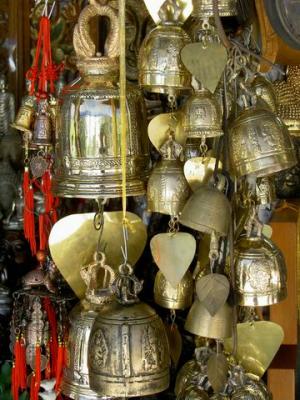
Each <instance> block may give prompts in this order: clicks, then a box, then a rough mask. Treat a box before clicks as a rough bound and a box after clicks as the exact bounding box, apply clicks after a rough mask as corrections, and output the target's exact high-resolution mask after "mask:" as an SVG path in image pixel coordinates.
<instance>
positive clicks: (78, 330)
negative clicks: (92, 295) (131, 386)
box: [62, 301, 101, 400]
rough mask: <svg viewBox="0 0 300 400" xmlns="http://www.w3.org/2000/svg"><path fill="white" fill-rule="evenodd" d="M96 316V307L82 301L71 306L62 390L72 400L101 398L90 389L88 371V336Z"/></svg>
mask: <svg viewBox="0 0 300 400" xmlns="http://www.w3.org/2000/svg"><path fill="white" fill-rule="evenodd" d="M96 316H97V311H96V309H93V307H92V306H91V304H90V303H88V302H86V301H83V302H81V303H79V304H77V305H76V306H75V307H74V308H73V310H72V311H71V314H70V317H69V319H70V329H69V337H68V342H67V357H66V367H65V369H64V376H63V381H62V392H63V394H64V395H66V396H68V397H70V398H71V399H74V400H89V399H91V400H98V399H99V400H100V399H101V397H99V396H98V395H97V393H95V392H94V391H92V390H91V389H90V385H89V371H88V344H89V337H90V333H91V329H92V326H93V323H94V321H95V318H96Z"/></svg>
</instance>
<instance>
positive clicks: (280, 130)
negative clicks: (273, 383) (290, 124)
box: [228, 108, 297, 177]
mask: <svg viewBox="0 0 300 400" xmlns="http://www.w3.org/2000/svg"><path fill="white" fill-rule="evenodd" d="M228 146H229V157H230V162H231V169H232V173H233V174H234V175H235V176H236V177H241V176H243V175H247V174H253V175H256V176H258V177H264V176H268V175H272V174H275V173H276V172H279V171H282V170H284V169H287V168H290V167H292V166H294V165H295V164H296V162H297V159H296V154H295V149H294V145H293V143H292V140H291V138H290V136H289V134H288V131H287V128H286V127H285V125H284V124H283V122H282V121H281V120H280V119H279V118H278V117H276V116H275V115H274V114H273V113H272V112H271V111H269V110H267V109H261V108H248V109H246V110H244V111H242V112H241V114H240V115H239V116H238V117H237V118H236V119H235V120H234V121H233V122H232V123H231V125H230V127H229V143H228Z"/></svg>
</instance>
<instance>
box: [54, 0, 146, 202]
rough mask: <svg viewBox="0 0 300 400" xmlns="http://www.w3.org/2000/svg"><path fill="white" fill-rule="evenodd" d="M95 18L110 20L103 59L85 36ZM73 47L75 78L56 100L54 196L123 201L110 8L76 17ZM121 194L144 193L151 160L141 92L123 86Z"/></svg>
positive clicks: (114, 25) (93, 8)
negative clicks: (124, 138)
mask: <svg viewBox="0 0 300 400" xmlns="http://www.w3.org/2000/svg"><path fill="white" fill-rule="evenodd" d="M96 16H105V17H108V18H109V19H110V22H111V29H110V32H109V34H108V38H107V42H106V46H105V54H104V55H102V56H100V55H99V53H97V52H96V46H95V44H94V43H93V41H92V40H91V37H90V35H89V33H88V28H89V23H88V22H89V21H90V20H91V19H92V18H93V17H96ZM73 43H74V48H75V52H76V55H77V66H78V69H79V72H80V78H79V79H76V80H75V81H74V82H72V83H71V84H70V85H68V86H65V87H64V90H63V92H62V98H61V99H60V103H61V109H60V115H59V117H58V119H59V121H58V127H57V128H58V129H59V132H58V133H57V137H58V140H57V144H56V148H55V151H56V154H55V159H56V163H55V173H54V176H53V192H54V193H55V194H56V195H57V196H61V197H79V198H80V197H83V198H112V197H121V196H122V157H121V140H120V137H121V134H120V90H119V86H118V77H119V25H118V15H117V13H116V11H115V10H113V8H111V7H110V6H109V5H105V6H102V5H100V4H99V3H97V2H93V3H92V4H89V5H87V6H86V7H85V8H84V9H83V10H82V12H81V14H80V16H79V19H78V23H77V25H76V27H75V29H74V36H73ZM126 107H127V108H126V109H127V120H128V129H127V146H126V149H127V153H126V156H127V158H126V159H127V168H126V175H127V179H126V194H127V196H138V195H143V194H145V183H144V181H145V180H146V177H147V176H148V174H149V167H150V158H149V146H148V138H147V130H146V108H145V103H144V100H143V96H142V94H141V91H140V90H139V89H138V88H136V87H135V86H133V85H131V84H127V95H126Z"/></svg>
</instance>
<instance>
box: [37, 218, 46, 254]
mask: <svg viewBox="0 0 300 400" xmlns="http://www.w3.org/2000/svg"><path fill="white" fill-rule="evenodd" d="M46 230H47V226H46V215H45V214H40V215H39V237H40V250H45V249H46V246H47V242H48V239H47V235H46Z"/></svg>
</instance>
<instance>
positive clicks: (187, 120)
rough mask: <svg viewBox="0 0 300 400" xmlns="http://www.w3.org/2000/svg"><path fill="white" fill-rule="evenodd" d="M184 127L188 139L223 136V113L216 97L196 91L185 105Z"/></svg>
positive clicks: (205, 91)
mask: <svg viewBox="0 0 300 400" xmlns="http://www.w3.org/2000/svg"><path fill="white" fill-rule="evenodd" d="M182 126H183V129H184V132H185V133H186V135H187V138H200V139H201V138H209V137H218V136H222V135H223V131H222V112H221V108H220V106H219V103H218V101H217V99H216V98H215V97H214V95H212V94H211V93H210V92H209V91H208V90H206V89H203V90H196V91H195V93H194V94H192V95H191V96H190V97H189V98H188V100H187V101H186V103H185V106H184V109H183V121H182Z"/></svg>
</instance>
